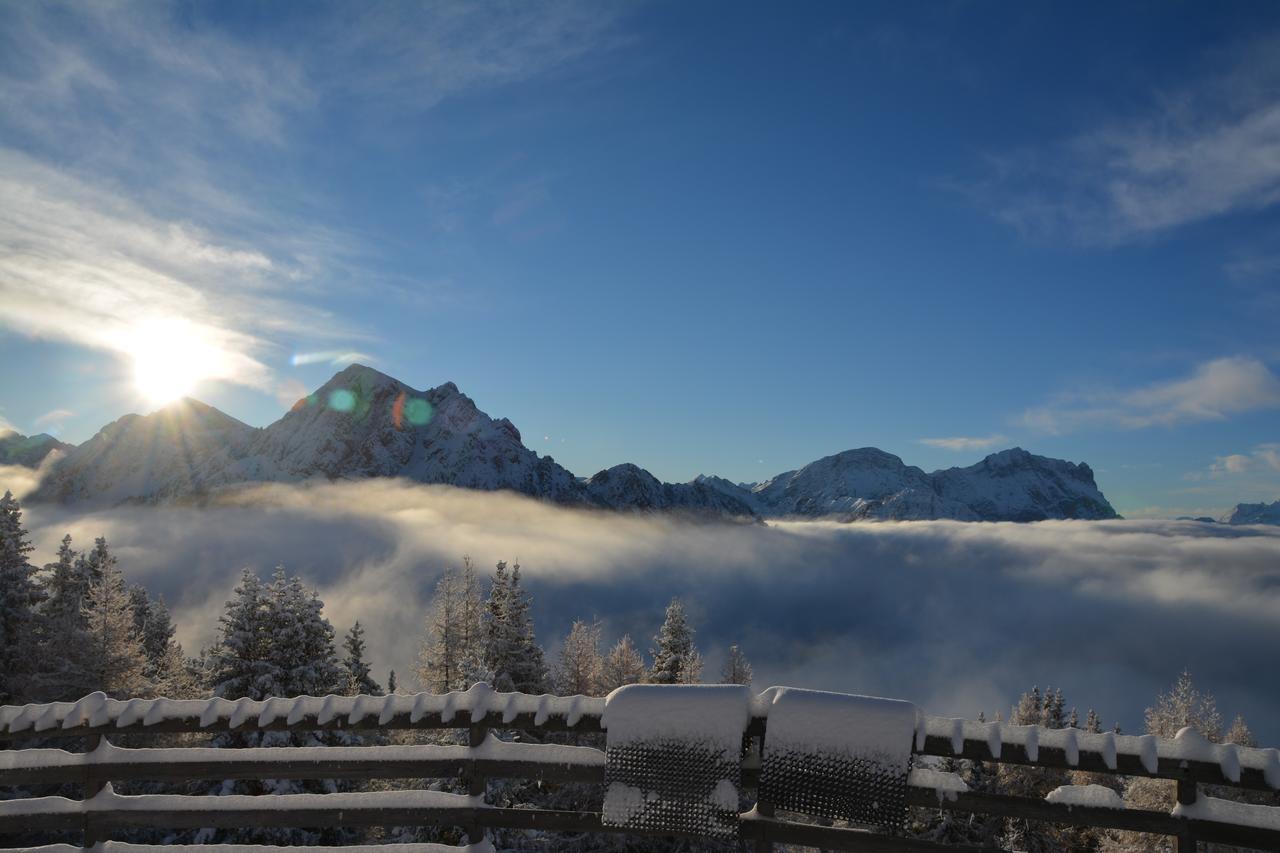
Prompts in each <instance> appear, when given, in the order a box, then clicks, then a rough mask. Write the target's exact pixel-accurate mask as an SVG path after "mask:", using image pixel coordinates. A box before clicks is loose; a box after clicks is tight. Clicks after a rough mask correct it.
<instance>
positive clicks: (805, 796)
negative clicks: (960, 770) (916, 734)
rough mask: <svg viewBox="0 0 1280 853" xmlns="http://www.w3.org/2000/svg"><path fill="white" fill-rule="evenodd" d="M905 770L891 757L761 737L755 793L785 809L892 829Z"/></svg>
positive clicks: (897, 823) (903, 797)
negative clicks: (778, 745) (781, 745)
mask: <svg viewBox="0 0 1280 853" xmlns="http://www.w3.org/2000/svg"><path fill="white" fill-rule="evenodd" d="M886 757H887V756H886ZM908 769H909V768H908ZM907 772H908V771H907V770H904V769H903V765H902V762H901V761H900V760H898V759H897V758H896V757H894V758H892V759H891V760H889V761H882V760H880V759H877V758H876V757H874V756H865V755H861V756H849V755H841V754H838V753H832V752H812V751H800V750H790V749H782V750H777V749H773V748H771V747H770V746H769V744H768V741H767V739H766V743H765V749H764V760H763V763H762V766H761V768H760V794H759V795H760V799H761V800H762V801H764V802H766V803H770V804H772V805H773V806H774V807H775V808H779V809H784V810H786V811H793V812H799V813H801V814H807V815H813V816H815V817H826V818H831V819H832V820H844V821H849V822H851V823H861V824H869V825H871V826H877V827H880V828H882V829H884V830H886V831H889V832H898V831H900V830H901V829H902V826H903V823H904V822H905V821H906V816H907Z"/></svg>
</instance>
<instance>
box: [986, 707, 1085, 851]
mask: <svg viewBox="0 0 1280 853" xmlns="http://www.w3.org/2000/svg"><path fill="white" fill-rule="evenodd" d="M1065 705H1066V703H1065V700H1064V699H1063V697H1062V691H1061V690H1058V691H1057V692H1055V691H1053V690H1051V689H1047V688H1046V690H1045V692H1044V694H1043V695H1041V693H1040V688H1039V687H1032V688H1031V692H1029V693H1023V694H1022V696H1021V697H1020V698H1019V699H1018V704H1017V705H1015V706H1014V707H1013V710H1012V712H1011V713H1010V715H1009V722H1010V723H1012V724H1013V725H1016V726H1047V727H1051V728H1062V726H1063V725H1064V724H1065V722H1066V720H1065V714H1064V712H1063V708H1064V707H1065ZM997 778H998V784H999V786H1000V789H1001V790H1002V791H1003V792H1004V793H1008V794H1012V795H1015V796H1024V797H1034V798H1036V799H1040V798H1042V797H1044V796H1045V794H1047V793H1049V792H1050V791H1052V790H1053V789H1054V788H1057V787H1058V786H1060V785H1065V784H1067V782H1068V774H1067V772H1066V771H1063V770H1054V769H1049V768H1043V767H1021V766H1018V765H1013V764H1001V765H999V769H998V775H997ZM1074 843H1075V840H1074V830H1072V829H1070V828H1067V827H1059V826H1054V825H1052V824H1046V823H1040V822H1038V821H1031V820H1023V819H1021V818H1018V819H1012V820H1009V821H1008V822H1007V823H1006V824H1005V831H1004V837H1003V839H1002V846H1003V847H1005V848H1008V849H1011V850H1025V851H1027V853H1049V852H1050V851H1059V850H1067V849H1075V848H1074V847H1073V846H1072V845H1073V844H1074Z"/></svg>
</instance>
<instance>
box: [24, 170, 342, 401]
mask: <svg viewBox="0 0 1280 853" xmlns="http://www.w3.org/2000/svg"><path fill="white" fill-rule="evenodd" d="M0 195H3V196H4V198H6V199H7V200H8V202H9V203H7V204H6V205H5V206H4V207H3V208H2V209H0V323H3V324H4V325H6V326H8V327H10V328H12V329H14V330H16V331H19V332H21V333H23V334H26V335H29V336H32V337H38V338H47V339H53V340H61V341H68V342H72V343H76V344H81V345H86V346H90V347H95V348H98V349H104V350H108V351H113V352H118V353H127V352H128V351H129V347H130V346H131V343H132V335H133V333H134V332H135V331H136V330H137V329H138V328H139V326H140V325H141V324H144V323H146V322H148V321H155V320H163V319H167V318H174V317H178V318H185V319H186V320H187V321H188V322H190V323H191V325H192V327H193V331H194V333H196V334H198V335H200V336H201V338H202V339H203V340H205V341H207V342H208V344H209V345H210V346H214V347H217V348H218V350H219V351H220V352H222V353H225V354H226V356H227V362H226V371H225V375H221V376H216V377H212V378H218V379H226V380H230V381H234V382H239V383H243V384H246V385H251V386H257V387H263V388H266V387H268V385H269V378H270V370H269V369H268V368H267V366H266V365H265V364H264V363H263V362H262V360H261V358H260V356H261V354H262V353H263V352H264V351H265V350H267V349H269V347H270V345H271V344H270V338H271V337H272V336H275V335H279V334H290V335H296V336H299V337H333V336H335V335H338V334H343V333H344V330H343V329H341V327H340V326H339V325H338V324H336V323H335V322H334V321H333V320H332V319H331V318H330V317H329V316H328V315H327V314H326V313H325V312H323V311H320V310H317V309H312V308H308V307H306V306H305V305H303V304H301V303H299V302H298V301H297V300H295V299H293V298H290V296H289V295H288V292H289V290H290V288H291V287H292V286H293V285H294V284H295V282H296V281H297V279H298V278H299V277H303V276H305V274H306V273H305V270H304V268H303V265H302V264H301V263H300V262H298V261H297V259H295V258H292V257H290V256H288V255H287V254H283V253H282V254H281V255H276V256H273V255H269V254H267V253H266V252H265V251H264V250H263V248H262V247H258V246H252V245H243V244H235V243H230V242H227V241H226V240H225V238H220V237H219V236H216V235H212V234H209V233H206V232H204V231H203V230H202V229H198V228H195V227H193V226H190V225H185V224H183V223H179V222H174V221H168V220H163V219H159V218H156V217H153V216H151V215H150V214H148V213H147V212H146V211H145V210H143V209H142V208H141V207H139V206H138V205H136V204H135V203H133V202H130V201H128V200H126V199H124V198H122V197H121V196H119V195H117V194H115V193H111V192H109V191H107V190H104V189H102V188H100V187H98V186H95V185H93V184H90V183H88V182H86V181H82V180H79V179H77V178H74V177H71V176H68V175H66V174H63V173H61V172H59V171H57V170H55V169H52V168H50V167H48V166H45V165H43V164H41V163H39V162H37V161H35V160H33V159H31V158H29V157H27V156H25V155H23V154H20V153H17V152H14V151H11V150H3V149H0Z"/></svg>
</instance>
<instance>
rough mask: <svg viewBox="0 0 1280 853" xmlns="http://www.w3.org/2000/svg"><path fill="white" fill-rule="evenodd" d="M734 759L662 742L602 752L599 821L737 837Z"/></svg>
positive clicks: (716, 750)
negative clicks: (602, 775) (601, 804)
mask: <svg viewBox="0 0 1280 853" xmlns="http://www.w3.org/2000/svg"><path fill="white" fill-rule="evenodd" d="M740 776H741V769H740V766H739V763H738V756H737V755H733V754H726V753H725V750H724V749H723V748H721V747H720V746H718V745H710V744H708V743H705V742H698V741H688V740H682V739H664V740H657V741H652V742H647V743H631V744H627V745H624V746H608V747H606V749H605V783H606V785H607V788H606V790H605V799H604V816H603V822H604V823H605V824H606V825H609V826H618V827H624V828H627V829H640V830H650V831H656V832H687V833H694V834H698V835H707V836H711V837H713V838H737V837H738V786H739V782H740Z"/></svg>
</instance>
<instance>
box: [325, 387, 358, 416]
mask: <svg viewBox="0 0 1280 853" xmlns="http://www.w3.org/2000/svg"><path fill="white" fill-rule="evenodd" d="M355 407H356V395H355V394H352V393H351V392H350V391H348V390H347V389H346V388H338V389H336V390H334V391H333V392H331V393H330V394H329V408H331V409H333V410H334V411H335V412H350V411H351V410H352V409H354V408H355Z"/></svg>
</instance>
